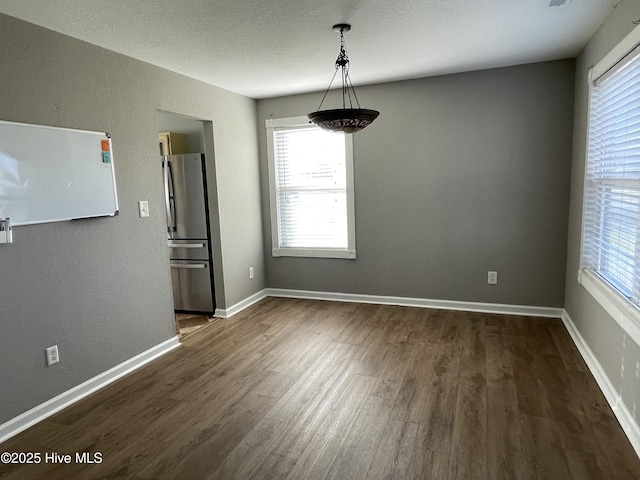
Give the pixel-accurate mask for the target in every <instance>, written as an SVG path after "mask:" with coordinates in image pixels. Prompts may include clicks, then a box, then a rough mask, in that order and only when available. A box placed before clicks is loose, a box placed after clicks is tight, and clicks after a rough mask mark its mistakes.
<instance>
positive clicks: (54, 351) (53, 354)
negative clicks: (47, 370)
mask: <svg viewBox="0 0 640 480" xmlns="http://www.w3.org/2000/svg"><path fill="white" fill-rule="evenodd" d="M45 352H47V366H49V367H50V366H51V365H53V364H54V363H58V362H59V361H60V355H59V354H58V345H54V346H53V347H49V348H47V349H45Z"/></svg>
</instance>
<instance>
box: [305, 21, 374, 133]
mask: <svg viewBox="0 0 640 480" xmlns="http://www.w3.org/2000/svg"><path fill="white" fill-rule="evenodd" d="M333 29H334V30H335V31H337V32H340V53H339V54H338V58H337V60H336V71H335V73H334V74H333V78H331V82H330V83H329V87H328V88H327V90H326V91H325V92H324V96H323V97H322V101H321V102H320V106H319V107H318V110H317V111H315V112H312V113H310V114H309V115H307V117H308V118H309V120H311V121H312V122H313V123H315V124H316V125H318V126H319V127H321V128H324V129H325V130H330V131H332V132H344V133H355V132H359V131H360V130H362V129H363V128H365V127H367V126H369V125H370V124H371V122H373V121H374V120H375V119H376V118H377V117H378V115H380V112H378V111H377V110H370V109H368V108H360V102H358V97H357V96H356V91H355V89H354V88H353V85H352V84H351V78H350V77H349V57H347V50H346V48H345V45H344V32H348V31H349V30H351V25H349V24H347V23H339V24H337V25H334V26H333ZM338 71H340V74H341V75H340V79H341V82H342V108H335V109H332V110H321V108H322V104H323V103H324V100H325V98H327V94H328V93H329V90H330V89H331V85H333V81H334V80H335V78H336V75H337V74H338ZM354 104H355V107H354Z"/></svg>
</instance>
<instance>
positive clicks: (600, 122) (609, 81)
mask: <svg viewBox="0 0 640 480" xmlns="http://www.w3.org/2000/svg"><path fill="white" fill-rule="evenodd" d="M636 44H637V42H636ZM629 50H632V51H631V52H630V53H628V54H627V55H626V56H624V58H622V59H620V58H619V57H618V59H617V61H614V62H611V60H610V59H609V62H610V64H609V65H606V66H601V65H600V64H599V65H598V66H596V67H594V70H599V71H600V73H601V75H600V76H599V77H597V78H595V79H593V80H591V81H590V90H589V92H590V93H589V95H590V96H589V102H590V103H589V141H588V152H587V165H586V171H585V200H584V202H585V204H584V219H583V237H582V259H581V260H582V261H581V270H580V274H579V280H580V282H581V283H582V284H583V285H584V286H585V288H587V290H588V291H589V292H591V293H592V295H593V296H594V297H595V298H596V299H597V300H598V301H599V302H600V303H601V304H602V305H603V306H604V307H605V308H606V309H607V311H608V312H609V313H610V314H611V315H612V316H613V317H614V318H615V319H616V320H617V321H618V323H620V324H621V325H622V326H623V328H625V330H626V331H628V332H629V331H633V332H634V335H633V336H634V337H635V336H636V333H638V332H640V309H639V307H640V47H638V48H635V49H627V50H626V51H627V52H628V51H629Z"/></svg>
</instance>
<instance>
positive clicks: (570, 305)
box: [565, 0, 640, 423]
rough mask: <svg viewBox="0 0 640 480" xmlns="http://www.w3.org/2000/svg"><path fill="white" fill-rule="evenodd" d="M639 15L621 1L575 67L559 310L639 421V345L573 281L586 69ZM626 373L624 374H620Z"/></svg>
mask: <svg viewBox="0 0 640 480" xmlns="http://www.w3.org/2000/svg"><path fill="white" fill-rule="evenodd" d="M638 16H640V10H639V9H638V2H637V0H622V1H621V2H620V3H619V4H618V6H617V7H616V9H615V10H614V11H613V13H612V14H611V16H610V17H609V18H608V19H607V20H606V21H605V23H604V24H603V25H602V27H601V28H600V30H598V32H597V33H596V34H595V35H594V36H593V38H592V39H591V41H590V42H589V44H588V45H587V47H586V48H585V49H584V51H583V52H582V53H581V54H580V56H579V57H578V61H577V64H576V96H575V120H574V122H575V126H574V136H573V166H572V175H571V208H570V218H569V241H568V255H567V280H566V304H565V308H566V310H567V312H568V313H569V315H570V317H571V318H572V320H573V322H574V323H575V324H576V327H577V328H578V330H579V331H580V333H581V334H582V336H583V337H584V339H585V340H586V342H587V344H588V345H589V347H590V348H591V350H592V351H593V353H594V354H595V356H596V358H597V359H598V361H599V362H600V364H601V365H602V367H603V368H604V370H605V372H606V374H607V376H608V377H609V379H610V380H611V382H612V383H613V385H614V387H615V388H616V390H617V391H618V393H619V394H620V395H621V396H622V399H623V401H624V403H625V405H626V406H627V408H628V409H629V411H630V412H631V414H632V415H633V416H634V418H635V420H636V422H637V423H638V422H639V421H640V411H639V410H640V404H638V399H639V398H640V382H639V381H638V375H640V367H638V365H640V346H638V345H637V344H635V343H634V342H633V340H632V339H630V338H629V337H628V336H626V335H625V333H624V331H623V330H622V329H621V328H620V327H619V326H618V324H617V323H616V322H615V321H614V320H613V319H612V318H611V317H610V316H609V315H608V314H607V313H606V312H605V311H604V310H603V309H602V308H601V307H600V305H599V304H598V303H597V302H596V301H595V300H594V299H593V298H592V297H591V295H590V294H589V293H588V292H587V291H586V290H585V289H584V288H583V287H582V286H581V285H580V284H578V281H577V276H578V268H579V265H580V235H581V224H582V206H583V180H584V168H585V152H586V141H587V120H588V118H587V104H588V86H587V70H588V69H589V68H590V67H591V66H593V65H595V64H596V63H598V61H599V60H601V59H602V58H603V57H604V56H605V55H606V54H607V53H609V51H610V50H611V49H612V48H613V47H615V46H616V45H617V44H618V43H619V42H620V41H621V40H622V39H623V38H624V37H625V36H626V35H627V34H628V33H629V32H630V31H631V30H632V29H633V27H634V25H633V24H632V23H631V21H632V20H637V19H638ZM625 372H626V373H625Z"/></svg>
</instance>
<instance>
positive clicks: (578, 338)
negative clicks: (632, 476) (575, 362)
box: [561, 310, 640, 457]
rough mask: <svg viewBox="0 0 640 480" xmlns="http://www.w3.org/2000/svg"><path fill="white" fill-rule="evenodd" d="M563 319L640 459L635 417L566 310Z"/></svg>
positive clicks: (638, 427) (639, 430)
mask: <svg viewBox="0 0 640 480" xmlns="http://www.w3.org/2000/svg"><path fill="white" fill-rule="evenodd" d="M561 318H562V321H563V323H564V325H565V327H566V328H567V331H568V332H569V335H571V338H572V339H573V343H575V345H576V347H578V351H579V352H580V355H582V358H583V359H584V361H585V363H586V364H587V367H589V370H590V371H591V374H592V375H593V376H594V378H595V379H596V382H597V383H598V386H599V387H600V390H602V393H603V394H604V397H605V398H606V399H607V402H608V403H609V405H610V406H611V409H612V410H613V413H614V414H615V416H616V418H617V419H618V422H620V425H621V426H622V429H623V430H624V433H625V434H626V435H627V438H629V441H630V442H631V445H632V446H633V449H634V450H635V451H636V454H637V455H638V457H640V426H639V425H638V423H637V422H636V421H635V419H634V418H633V415H632V414H631V412H630V411H629V409H628V408H627V406H626V405H625V403H624V401H623V400H622V397H620V395H619V394H618V391H617V390H616V388H615V387H614V385H613V383H611V380H610V379H609V377H608V376H607V374H606V373H605V371H604V369H603V368H602V365H600V362H599V361H598V359H597V358H596V356H595V355H594V354H593V351H592V350H591V348H589V345H588V344H587V342H586V341H585V339H584V337H583V336H582V335H581V334H580V332H579V331H578V329H577V328H576V325H575V324H574V323H573V320H572V319H571V317H570V316H569V314H568V313H567V311H566V310H565V311H564V312H563V314H562V317H561Z"/></svg>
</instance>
